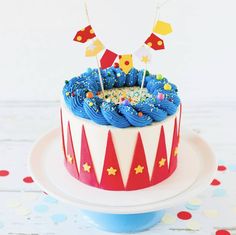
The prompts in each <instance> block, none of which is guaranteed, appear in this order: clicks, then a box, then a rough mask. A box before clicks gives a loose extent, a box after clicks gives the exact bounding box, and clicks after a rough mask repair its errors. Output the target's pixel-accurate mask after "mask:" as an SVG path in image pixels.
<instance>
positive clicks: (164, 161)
mask: <svg viewBox="0 0 236 235" xmlns="http://www.w3.org/2000/svg"><path fill="white" fill-rule="evenodd" d="M158 163H159V167H163V166H165V163H166V159H165V158H162V159H161V160H160V161H159V162H158Z"/></svg>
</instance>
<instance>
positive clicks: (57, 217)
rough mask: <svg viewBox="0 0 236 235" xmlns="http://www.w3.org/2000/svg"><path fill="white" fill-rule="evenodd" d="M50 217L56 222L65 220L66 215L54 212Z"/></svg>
mask: <svg viewBox="0 0 236 235" xmlns="http://www.w3.org/2000/svg"><path fill="white" fill-rule="evenodd" d="M51 219H52V221H53V222H54V223H56V224H58V223H62V222H64V221H66V220H67V217H66V215H64V214H55V215H52V216H51Z"/></svg>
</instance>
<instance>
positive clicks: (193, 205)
mask: <svg viewBox="0 0 236 235" xmlns="http://www.w3.org/2000/svg"><path fill="white" fill-rule="evenodd" d="M201 204H202V201H201V200H200V199H198V198H193V199H191V200H189V201H188V202H187V203H186V205H185V207H186V208H187V209H189V210H197V209H199V207H200V205H201Z"/></svg>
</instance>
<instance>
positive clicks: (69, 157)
mask: <svg viewBox="0 0 236 235" xmlns="http://www.w3.org/2000/svg"><path fill="white" fill-rule="evenodd" d="M66 160H67V162H69V163H70V164H72V163H73V157H72V156H71V155H67V156H66Z"/></svg>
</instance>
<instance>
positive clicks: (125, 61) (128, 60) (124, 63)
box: [119, 54, 133, 74]
mask: <svg viewBox="0 0 236 235" xmlns="http://www.w3.org/2000/svg"><path fill="white" fill-rule="evenodd" d="M119 65H120V68H121V69H122V70H123V72H124V73H126V74H127V73H129V71H130V70H131V69H132V68H133V58H132V55H131V54H127V55H120V56H119Z"/></svg>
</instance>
